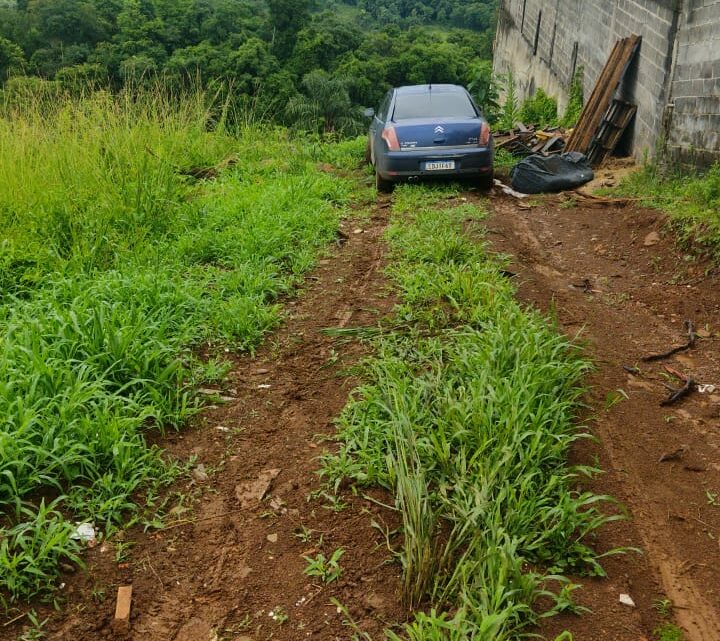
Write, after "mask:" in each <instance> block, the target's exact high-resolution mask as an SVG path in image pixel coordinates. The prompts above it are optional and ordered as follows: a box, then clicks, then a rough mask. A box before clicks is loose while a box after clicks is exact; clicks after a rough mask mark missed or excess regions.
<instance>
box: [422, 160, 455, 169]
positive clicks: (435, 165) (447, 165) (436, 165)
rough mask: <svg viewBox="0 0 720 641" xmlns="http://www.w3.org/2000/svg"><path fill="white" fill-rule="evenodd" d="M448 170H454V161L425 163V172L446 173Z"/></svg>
mask: <svg viewBox="0 0 720 641" xmlns="http://www.w3.org/2000/svg"><path fill="white" fill-rule="evenodd" d="M448 169H455V161H454V160H435V161H433V162H426V163H425V171H447V170H448Z"/></svg>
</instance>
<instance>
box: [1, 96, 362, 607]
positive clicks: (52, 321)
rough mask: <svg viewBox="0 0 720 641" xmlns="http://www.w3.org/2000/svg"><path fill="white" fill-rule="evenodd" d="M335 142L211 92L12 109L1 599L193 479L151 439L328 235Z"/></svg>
mask: <svg viewBox="0 0 720 641" xmlns="http://www.w3.org/2000/svg"><path fill="white" fill-rule="evenodd" d="M321 150H322V148H320V147H317V146H314V145H312V144H306V142H305V141H303V140H300V139H294V140H291V139H289V138H288V135H287V133H286V132H285V131H284V130H281V129H273V128H270V127H263V126H258V125H252V126H250V125H248V126H245V127H235V128H233V129H230V128H228V127H227V126H226V124H225V114H224V113H223V111H222V109H216V108H215V107H214V106H213V105H212V104H211V103H209V102H208V99H207V98H206V96H205V95H203V94H202V93H197V94H194V95H188V96H176V97H175V98H173V99H172V100H165V99H163V98H162V96H160V95H158V94H146V95H140V96H138V95H130V94H127V93H121V94H120V95H118V96H115V97H113V96H110V95H108V94H106V93H98V94H95V95H93V96H92V97H89V98H85V99H78V100H73V99H65V100H62V101H59V102H58V101H54V102H53V103H52V104H47V103H43V102H34V103H30V104H26V105H24V106H23V108H22V109H17V110H13V111H11V112H6V113H3V114H1V115H0V229H1V230H2V232H0V246H1V248H2V254H1V255H0V256H1V258H0V344H1V347H0V373H1V375H0V380H2V384H0V413H1V414H2V423H0V511H1V512H2V514H4V516H5V518H4V519H3V521H2V522H0V603H1V602H2V600H4V599H7V600H9V601H14V600H16V599H18V598H26V597H29V596H33V595H35V594H42V595H47V594H48V593H49V592H51V591H52V587H53V585H54V584H53V580H54V577H55V576H56V574H57V571H58V563H59V562H60V561H62V560H63V559H69V560H76V557H75V555H76V553H77V551H78V549H79V548H78V544H77V542H76V541H74V540H73V539H72V538H71V535H72V533H73V531H74V526H73V524H72V521H73V520H90V521H93V522H95V524H96V525H97V526H99V527H100V528H101V529H103V530H106V531H108V532H112V530H113V528H114V527H116V526H118V525H119V524H121V523H123V522H124V521H125V520H126V519H127V518H128V516H131V515H133V514H135V516H136V518H137V519H142V517H143V508H142V506H143V505H145V504H146V503H147V505H148V507H151V508H152V510H151V511H152V513H153V515H156V516H157V517H160V519H162V513H163V510H162V506H160V505H158V504H155V501H156V498H157V493H156V490H157V488H158V487H159V486H160V485H162V484H164V483H167V482H169V481H171V480H172V479H173V478H174V477H176V476H177V475H178V474H179V473H181V472H182V470H181V468H180V467H179V466H178V465H177V464H175V463H172V462H170V461H167V460H164V459H163V457H162V455H161V452H160V450H159V449H157V448H155V447H150V446H149V445H148V443H147V440H146V434H147V433H148V431H157V430H161V431H162V430H165V429H173V428H178V427H180V426H182V425H183V424H184V423H185V422H186V421H187V419H188V418H189V417H190V416H192V414H193V413H194V412H195V411H196V410H197V408H198V402H197V401H196V398H195V391H194V389H195V388H196V386H197V385H198V384H199V383H201V382H202V381H204V380H212V379H214V378H217V377H221V376H223V374H224V372H225V371H226V367H225V365H224V364H223V363H222V362H221V361H218V360H215V357H216V356H217V355H218V354H222V350H221V349H218V346H219V345H227V346H233V347H236V348H239V349H246V350H251V349H253V347H254V346H256V345H257V344H258V342H259V341H260V339H261V338H262V336H263V335H264V334H265V333H266V332H267V331H268V329H270V328H271V327H273V326H274V325H275V324H276V323H277V322H278V320H279V318H280V308H279V306H278V304H277V300H278V297H279V296H281V295H282V294H285V293H287V292H289V291H290V290H291V289H292V288H293V286H294V285H295V284H296V283H297V282H298V280H299V278H300V277H301V275H302V274H303V272H305V271H306V270H307V269H308V268H310V267H311V266H312V265H313V261H314V257H315V255H316V254H317V252H318V251H320V250H321V248H322V247H324V246H325V245H326V243H327V242H328V241H329V240H330V239H332V238H333V237H334V234H335V232H336V228H337V222H338V219H339V216H340V208H339V205H340V204H342V203H345V202H346V201H347V199H348V195H349V186H348V185H347V184H346V183H345V182H344V181H342V180H340V179H337V178H332V177H330V176H328V175H327V174H324V173H321V172H319V171H317V170H316V169H315V164H316V163H317V160H318V157H317V154H318V153H319V152H320V151H321ZM218 164H219V167H220V168H224V171H219V170H216V169H215V166H216V165H218ZM215 174H217V175H218V180H216V181H203V180H198V179H197V178H194V177H193V175H195V176H200V177H202V176H213V175H215ZM200 348H202V350H201V349H200ZM201 351H205V352H207V353H208V354H209V355H210V359H209V360H208V359H200V358H199V356H198V354H199V353H200V352H201ZM138 497H140V498H139V500H140V504H139V505H138V503H137V501H138ZM156 516H153V517H152V519H153V522H155V523H156V525H157V519H156ZM2 524H4V525H5V527H2Z"/></svg>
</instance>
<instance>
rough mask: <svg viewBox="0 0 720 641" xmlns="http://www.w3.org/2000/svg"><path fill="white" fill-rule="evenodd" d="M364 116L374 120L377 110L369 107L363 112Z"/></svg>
mask: <svg viewBox="0 0 720 641" xmlns="http://www.w3.org/2000/svg"><path fill="white" fill-rule="evenodd" d="M363 116H365V117H366V118H374V117H375V110H374V109H373V108H372V107H368V108H367V109H366V110H365V111H363Z"/></svg>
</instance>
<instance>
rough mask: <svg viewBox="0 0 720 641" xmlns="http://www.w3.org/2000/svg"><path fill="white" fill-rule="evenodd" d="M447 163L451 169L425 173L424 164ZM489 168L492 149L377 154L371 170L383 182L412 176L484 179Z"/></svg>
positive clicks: (491, 163) (490, 169)
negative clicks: (474, 176)
mask: <svg viewBox="0 0 720 641" xmlns="http://www.w3.org/2000/svg"><path fill="white" fill-rule="evenodd" d="M447 160H452V161H454V162H455V168H454V169H441V170H437V169H435V170H426V169H425V164H426V163H428V162H433V161H447ZM492 167H493V149H492V147H470V148H462V149H458V148H448V149H432V150H430V149H428V150H417V151H387V152H385V153H381V154H378V156H377V158H376V160H375V168H376V170H377V172H378V174H380V176H381V177H382V178H384V179H385V180H393V179H398V178H408V177H412V176H464V175H486V174H489V173H490V172H491V171H492Z"/></svg>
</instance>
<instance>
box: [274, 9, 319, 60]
mask: <svg viewBox="0 0 720 641" xmlns="http://www.w3.org/2000/svg"><path fill="white" fill-rule="evenodd" d="M268 8H269V9H270V27H271V29H272V37H271V42H272V52H273V54H275V56H276V57H277V58H279V59H280V60H287V59H288V58H289V57H290V55H291V54H292V51H293V49H294V48H295V40H296V37H297V34H298V32H299V31H300V29H302V28H303V27H304V26H305V25H306V24H307V23H308V21H309V20H310V1H309V0H268Z"/></svg>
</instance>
